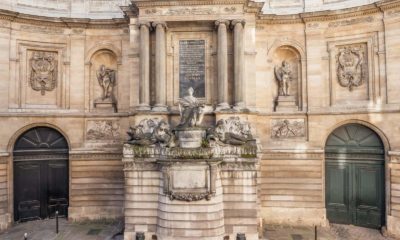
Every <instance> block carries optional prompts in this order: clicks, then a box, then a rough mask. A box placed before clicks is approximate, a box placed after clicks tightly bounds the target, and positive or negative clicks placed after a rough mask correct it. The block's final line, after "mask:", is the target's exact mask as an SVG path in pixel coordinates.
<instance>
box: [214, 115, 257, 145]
mask: <svg viewBox="0 0 400 240" xmlns="http://www.w3.org/2000/svg"><path fill="white" fill-rule="evenodd" d="M207 139H208V141H210V142H211V143H216V144H219V145H224V144H228V145H245V144H251V143H255V140H254V138H253V135H252V134H251V128H250V124H249V123H247V122H243V121H241V120H240V118H239V117H230V118H228V119H220V120H219V121H218V122H217V125H216V126H215V128H210V129H209V130H208V132H207Z"/></svg>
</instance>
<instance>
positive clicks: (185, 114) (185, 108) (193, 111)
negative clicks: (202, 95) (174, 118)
mask: <svg viewBox="0 0 400 240" xmlns="http://www.w3.org/2000/svg"><path fill="white" fill-rule="evenodd" d="M193 92H194V90H193V88H191V87H190V88H189V89H188V95H187V96H185V97H183V98H182V99H181V100H180V102H179V109H180V112H181V122H180V123H179V125H178V127H179V128H187V127H196V126H199V125H200V124H201V122H202V121H203V116H204V104H201V103H199V101H198V100H197V98H195V97H194V96H193Z"/></svg>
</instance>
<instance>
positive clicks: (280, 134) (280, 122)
mask: <svg viewBox="0 0 400 240" xmlns="http://www.w3.org/2000/svg"><path fill="white" fill-rule="evenodd" d="M304 137H306V124H305V119H302V118H301V119H272V120H271V138H273V139H295V138H304Z"/></svg>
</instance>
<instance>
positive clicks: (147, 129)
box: [127, 119, 156, 146]
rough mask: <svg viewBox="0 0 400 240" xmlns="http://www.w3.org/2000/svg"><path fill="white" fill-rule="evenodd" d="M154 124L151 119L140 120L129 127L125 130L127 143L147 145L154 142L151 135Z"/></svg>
mask: <svg viewBox="0 0 400 240" xmlns="http://www.w3.org/2000/svg"><path fill="white" fill-rule="evenodd" d="M155 126H156V124H155V123H154V121H153V120H151V119H150V120H147V119H145V120H142V121H141V122H140V123H139V125H137V126H134V127H130V128H129V131H128V132H127V134H128V136H129V139H128V143H130V144H133V145H139V146H148V145H153V144H155V143H156V140H155V139H154V137H153V131H154V128H155Z"/></svg>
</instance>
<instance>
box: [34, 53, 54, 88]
mask: <svg viewBox="0 0 400 240" xmlns="http://www.w3.org/2000/svg"><path fill="white" fill-rule="evenodd" d="M29 68H30V77H29V84H30V86H31V88H32V89H33V90H35V91H39V92H40V94H41V95H45V94H46V91H53V90H54V89H55V88H56V85H57V72H58V57H57V53H56V52H44V51H32V56H31V58H30V60H29Z"/></svg>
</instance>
